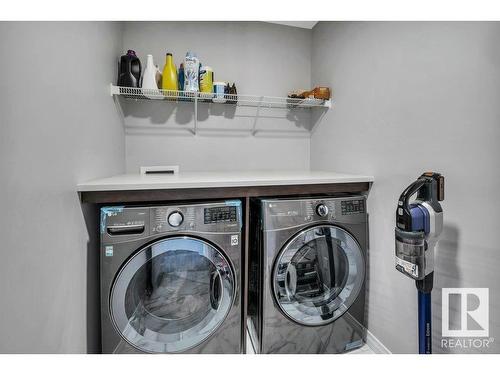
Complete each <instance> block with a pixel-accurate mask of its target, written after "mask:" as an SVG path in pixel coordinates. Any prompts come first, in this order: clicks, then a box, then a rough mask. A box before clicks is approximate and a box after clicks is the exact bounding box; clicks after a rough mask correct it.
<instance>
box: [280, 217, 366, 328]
mask: <svg viewBox="0 0 500 375" xmlns="http://www.w3.org/2000/svg"><path fill="white" fill-rule="evenodd" d="M364 277H365V262H364V259H363V254H362V251H361V248H360V246H359V244H358V242H357V241H356V240H355V239H354V237H352V236H351V235H350V234H349V233H348V232H347V231H345V230H344V229H342V228H339V227H336V226H333V225H319V226H316V227H313V228H309V229H307V230H304V231H302V232H300V233H298V234H297V235H295V236H294V237H293V238H292V239H291V241H290V242H288V244H287V245H286V246H285V247H284V248H283V249H282V250H281V252H280V253H279V255H278V258H277V260H276V263H275V266H274V271H273V280H274V282H273V284H274V285H273V290H274V296H275V298H276V301H277V303H278V305H279V306H280V308H281V310H282V311H283V313H284V314H285V315H286V316H288V317H289V318H290V319H292V320H293V321H295V322H297V323H300V324H304V325H308V326H318V325H323V324H327V323H330V322H332V321H334V320H335V319H337V318H338V317H340V316H341V315H342V314H343V313H344V312H345V311H347V309H348V308H349V307H350V306H351V305H352V303H353V302H354V301H355V299H356V297H357V295H358V294H359V292H360V290H361V287H362V285H363V281H364Z"/></svg>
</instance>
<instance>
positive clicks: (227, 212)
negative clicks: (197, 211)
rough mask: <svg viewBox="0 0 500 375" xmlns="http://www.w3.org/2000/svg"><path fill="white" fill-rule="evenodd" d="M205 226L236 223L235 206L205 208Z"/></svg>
mask: <svg viewBox="0 0 500 375" xmlns="http://www.w3.org/2000/svg"><path fill="white" fill-rule="evenodd" d="M204 215H205V224H212V223H232V222H235V221H237V219H238V218H237V216H236V215H237V212H236V207H235V206H223V207H210V208H205V211H204Z"/></svg>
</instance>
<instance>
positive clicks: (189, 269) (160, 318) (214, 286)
mask: <svg viewBox="0 0 500 375" xmlns="http://www.w3.org/2000/svg"><path fill="white" fill-rule="evenodd" d="M235 290H236V286H235V278H234V274H233V271H232V268H231V266H230V264H229V261H228V260H227V259H226V257H225V256H224V255H223V254H222V252H221V251H219V250H218V249H217V248H215V247H214V246H212V245H211V244H209V243H208V242H205V241H203V240H200V239H197V238H193V237H171V238H166V239H163V240H160V241H158V242H155V243H153V244H151V245H150V246H148V247H146V248H144V249H142V250H140V251H139V252H138V253H137V254H135V255H134V256H133V257H132V258H130V260H129V261H128V262H127V263H126V264H125V265H124V266H123V267H122V269H121V270H120V272H119V273H118V275H117V277H116V279H115V282H114V283H113V286H112V288H111V294H110V314H111V320H112V321H113V323H114V325H115V328H116V329H117V330H118V332H119V333H120V335H121V336H122V338H123V339H124V340H126V341H127V342H128V343H129V344H130V345H132V346H134V347H135V348H137V349H139V350H142V351H145V352H151V353H174V352H182V351H185V350H187V349H190V348H192V347H194V346H196V345H198V344H200V343H201V342H202V341H204V340H205V339H207V338H208V337H209V336H210V335H211V334H212V333H213V332H215V331H216V330H217V328H218V327H219V326H220V325H221V324H222V322H223V321H224V319H225V318H226V316H227V314H228V313H229V310H230V309H231V306H232V304H233V299H234V295H235Z"/></svg>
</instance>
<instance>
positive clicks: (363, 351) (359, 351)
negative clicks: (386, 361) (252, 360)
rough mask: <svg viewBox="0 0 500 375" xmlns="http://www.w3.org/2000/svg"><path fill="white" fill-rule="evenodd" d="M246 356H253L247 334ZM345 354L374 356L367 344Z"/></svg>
mask: <svg viewBox="0 0 500 375" xmlns="http://www.w3.org/2000/svg"><path fill="white" fill-rule="evenodd" d="M247 354H255V351H254V350H253V346H252V342H251V341H250V336H249V335H248V334H247ZM347 354H376V353H375V352H374V351H373V349H372V348H370V347H369V346H368V344H365V345H363V346H362V347H361V348H359V349H356V350H353V351H351V352H349V353H347Z"/></svg>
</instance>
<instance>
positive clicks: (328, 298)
mask: <svg viewBox="0 0 500 375" xmlns="http://www.w3.org/2000/svg"><path fill="white" fill-rule="evenodd" d="M251 212H254V213H257V214H256V215H253V216H252V217H253V218H252V220H251V227H252V231H251V233H253V234H254V235H253V236H252V238H251V240H250V244H251V247H250V250H249V251H250V254H249V256H250V273H249V307H248V322H247V326H248V331H249V334H250V338H251V342H252V345H253V346H254V350H255V351H256V352H257V353H342V352H346V351H349V350H352V349H355V348H358V347H360V346H362V345H363V343H364V341H365V340H366V329H365V326H366V324H365V274H366V259H367V257H366V256H367V247H368V243H367V241H368V220H367V213H366V201H365V197H364V196H344V197H326V198H307V199H305V198H300V199H262V200H254V201H252V211H251Z"/></svg>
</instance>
